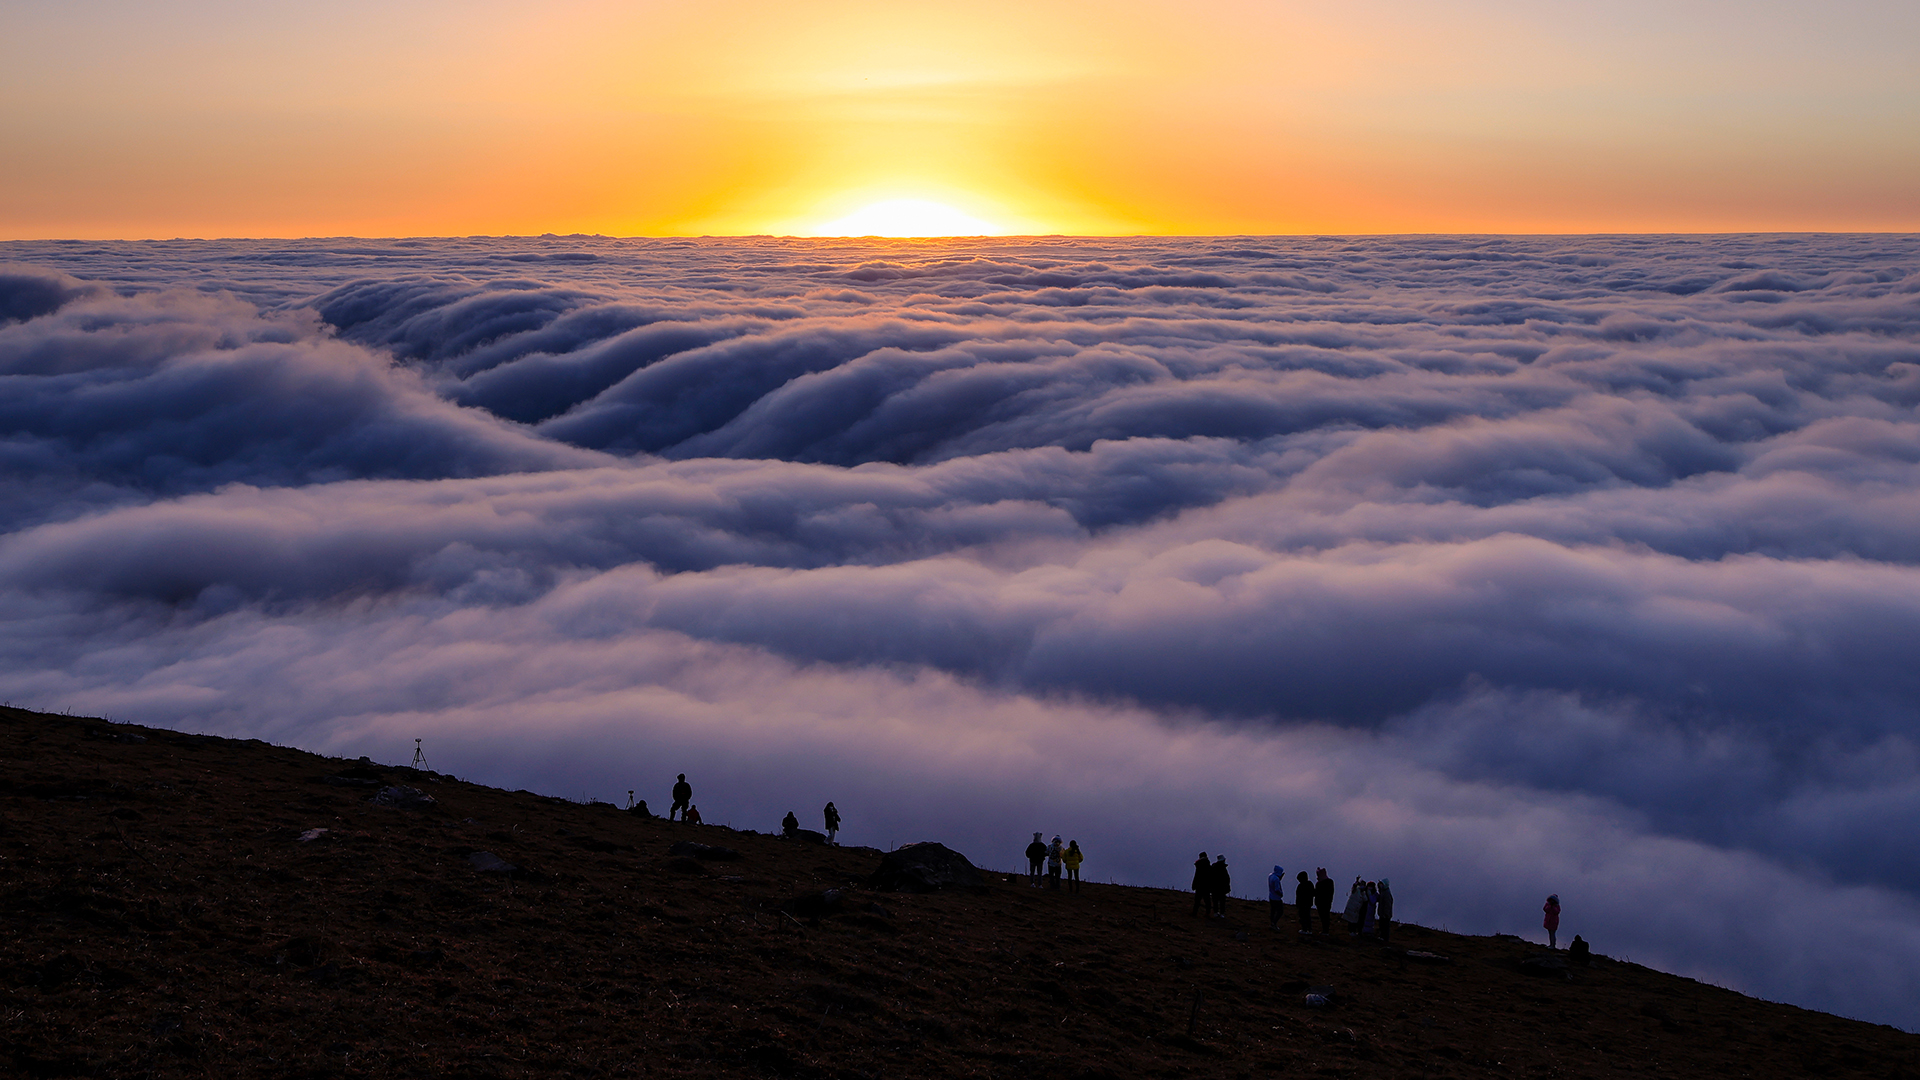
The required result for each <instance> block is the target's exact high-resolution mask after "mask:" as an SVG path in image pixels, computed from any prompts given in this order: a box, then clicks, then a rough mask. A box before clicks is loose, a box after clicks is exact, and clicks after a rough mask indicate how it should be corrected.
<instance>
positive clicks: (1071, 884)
mask: <svg viewBox="0 0 1920 1080" xmlns="http://www.w3.org/2000/svg"><path fill="white" fill-rule="evenodd" d="M1085 861H1087V856H1086V854H1085V853H1084V852H1082V851H1081V850H1080V841H1078V840H1069V841H1067V850H1066V852H1065V853H1064V854H1062V855H1061V856H1060V863H1061V865H1062V866H1065V867H1066V868H1067V891H1068V892H1076V893H1077V892H1079V891H1080V864H1081V863H1083V862H1085Z"/></svg>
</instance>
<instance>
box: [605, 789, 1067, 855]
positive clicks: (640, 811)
mask: <svg viewBox="0 0 1920 1080" xmlns="http://www.w3.org/2000/svg"><path fill="white" fill-rule="evenodd" d="M627 812H628V813H631V814H634V815H636V816H638V817H643V818H651V817H653V811H651V810H649V809H647V800H645V799H640V800H637V801H636V800H635V799H634V797H633V792H632V791H628V792H627ZM676 816H678V818H679V820H680V821H682V822H684V823H685V824H688V825H698V824H700V808H699V807H697V806H695V805H693V785H692V784H689V783H687V774H686V773H680V774H678V775H677V776H675V777H674V778H673V805H671V806H669V807H667V820H668V821H673V820H674V819H675V817H676ZM821 816H822V817H824V818H825V819H826V826H827V828H826V833H827V843H829V844H835V843H839V841H838V840H836V839H835V836H837V835H838V834H839V832H840V808H839V807H837V806H835V805H833V804H832V803H828V804H827V805H826V809H825V810H823V811H822V813H821ZM799 831H800V819H799V818H797V817H794V816H793V811H791V810H789V811H787V816H786V818H785V819H783V820H782V821H781V822H780V832H781V834H782V835H784V836H793V835H794V834H796V833H798V832H799ZM1076 865H1077V864H1076Z"/></svg>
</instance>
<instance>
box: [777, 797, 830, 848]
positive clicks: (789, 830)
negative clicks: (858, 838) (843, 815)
mask: <svg viewBox="0 0 1920 1080" xmlns="http://www.w3.org/2000/svg"><path fill="white" fill-rule="evenodd" d="M820 816H821V818H822V819H824V820H825V822H826V833H827V843H829V844H834V843H838V842H839V841H837V840H835V839H834V835H835V834H836V833H838V832H839V831H840V808H839V807H837V806H835V805H833V804H832V803H828V804H827V805H826V808H825V809H824V810H822V811H821V812H820ZM780 835H781V836H785V837H788V838H792V837H795V836H799V835H800V819H799V818H797V817H794V816H793V811H791V810H789V811H787V816H786V817H784V818H781V819H780Z"/></svg>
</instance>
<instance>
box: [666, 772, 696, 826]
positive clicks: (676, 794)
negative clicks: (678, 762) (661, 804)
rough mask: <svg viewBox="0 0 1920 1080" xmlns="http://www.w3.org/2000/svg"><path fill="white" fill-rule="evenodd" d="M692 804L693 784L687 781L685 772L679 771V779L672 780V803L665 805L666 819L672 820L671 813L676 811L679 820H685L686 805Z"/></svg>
mask: <svg viewBox="0 0 1920 1080" xmlns="http://www.w3.org/2000/svg"><path fill="white" fill-rule="evenodd" d="M692 805H693V785H692V784H689V783H687V774H686V773H681V774H680V779H678V780H675V781H674V782H673V805H672V806H669V807H667V820H668V821H672V820H673V815H674V814H676V813H677V814H679V815H680V820H682V821H685V820H686V819H687V814H686V810H687V807H689V806H692Z"/></svg>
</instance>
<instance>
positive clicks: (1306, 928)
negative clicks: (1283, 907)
mask: <svg viewBox="0 0 1920 1080" xmlns="http://www.w3.org/2000/svg"><path fill="white" fill-rule="evenodd" d="M1298 880H1299V884H1297V885H1295V886H1294V887H1293V907H1294V912H1293V913H1294V914H1295V915H1298V916H1299V917H1300V932H1301V933H1303V934H1311V933H1313V882H1312V880H1311V879H1309V878H1308V877H1307V872H1306V871H1305V870H1302V871H1300V873H1299V876H1298Z"/></svg>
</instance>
